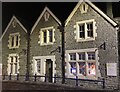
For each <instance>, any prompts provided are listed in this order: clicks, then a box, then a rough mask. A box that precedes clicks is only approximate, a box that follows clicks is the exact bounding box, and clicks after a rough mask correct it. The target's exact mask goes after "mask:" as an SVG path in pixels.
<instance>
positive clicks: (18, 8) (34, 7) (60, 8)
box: [2, 2, 120, 30]
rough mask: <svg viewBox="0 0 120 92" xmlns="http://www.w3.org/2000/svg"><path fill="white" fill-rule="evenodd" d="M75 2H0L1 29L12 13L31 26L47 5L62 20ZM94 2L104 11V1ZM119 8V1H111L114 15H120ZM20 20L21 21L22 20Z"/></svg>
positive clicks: (6, 23)
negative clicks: (0, 10)
mask: <svg viewBox="0 0 120 92" xmlns="http://www.w3.org/2000/svg"><path fill="white" fill-rule="evenodd" d="M76 4H77V2H70V3H68V2H57V3H55V2H47V3H45V2H23V3H22V2H16V3H15V2H14V3H13V2H9V3H8V2H4V3H2V25H3V26H2V29H3V30H4V29H5V28H6V26H7V25H8V23H9V21H10V19H11V18H12V16H13V15H15V16H16V17H18V18H21V19H23V20H24V21H26V24H27V25H28V26H29V28H31V27H32V26H33V25H34V23H35V22H36V21H37V19H38V17H39V15H40V14H41V12H42V11H43V9H44V7H45V6H47V7H48V8H49V9H50V10H51V11H52V12H53V13H54V14H55V16H56V17H58V19H59V20H60V21H61V22H64V21H65V20H66V19H67V17H68V16H69V14H70V13H71V12H72V10H73V9H74V7H75V6H76ZM94 4H96V5H97V6H98V7H99V8H100V9H101V10H102V11H103V12H105V5H106V3H94ZM119 10H120V2H119V3H113V13H114V17H120V11H119ZM20 22H21V23H22V21H20ZM22 24H24V23H22Z"/></svg>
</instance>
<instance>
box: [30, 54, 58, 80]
mask: <svg viewBox="0 0 120 92" xmlns="http://www.w3.org/2000/svg"><path fill="white" fill-rule="evenodd" d="M36 59H40V60H41V63H40V64H41V65H40V69H41V70H40V73H39V72H38V71H37V61H36ZM46 59H51V60H52V62H53V74H52V76H53V77H54V76H55V74H56V70H55V68H56V64H55V61H56V59H55V56H54V55H50V56H34V57H33V60H32V62H33V63H32V73H33V75H35V74H37V75H41V76H45V73H46V62H45V61H46ZM41 81H44V77H41ZM52 81H53V82H54V78H53V79H52Z"/></svg>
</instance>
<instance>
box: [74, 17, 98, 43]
mask: <svg viewBox="0 0 120 92" xmlns="http://www.w3.org/2000/svg"><path fill="white" fill-rule="evenodd" d="M89 23H92V26H93V37H89V36H88V30H87V24H89ZM95 24H96V22H95V20H94V19H90V20H84V21H79V22H76V27H77V28H76V37H77V39H76V41H77V42H82V41H93V40H95V37H96V26H95ZM79 25H84V32H85V37H83V38H80V27H79Z"/></svg>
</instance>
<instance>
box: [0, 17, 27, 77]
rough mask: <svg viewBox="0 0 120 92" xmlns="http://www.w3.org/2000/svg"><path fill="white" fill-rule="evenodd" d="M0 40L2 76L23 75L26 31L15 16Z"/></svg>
mask: <svg viewBox="0 0 120 92" xmlns="http://www.w3.org/2000/svg"><path fill="white" fill-rule="evenodd" d="M0 40H1V43H2V68H3V70H2V71H3V75H10V74H11V75H14V76H16V75H17V74H20V75H24V74H25V73H26V71H25V70H26V64H27V63H26V60H27V52H26V51H27V30H26V28H25V27H24V26H23V25H22V24H21V22H20V21H19V20H18V19H17V18H16V17H15V16H13V17H12V18H11V20H10V22H9V24H8V25H7V27H6V29H5V31H4V33H3V35H2V36H1V39H0Z"/></svg>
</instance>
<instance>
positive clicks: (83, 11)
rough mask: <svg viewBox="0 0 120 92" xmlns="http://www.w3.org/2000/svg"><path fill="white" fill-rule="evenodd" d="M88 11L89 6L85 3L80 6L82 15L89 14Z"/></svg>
mask: <svg viewBox="0 0 120 92" xmlns="http://www.w3.org/2000/svg"><path fill="white" fill-rule="evenodd" d="M84 8H85V9H84ZM87 10H88V5H87V4H86V3H85V2H83V3H82V4H81V6H80V11H81V14H83V13H87Z"/></svg>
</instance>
